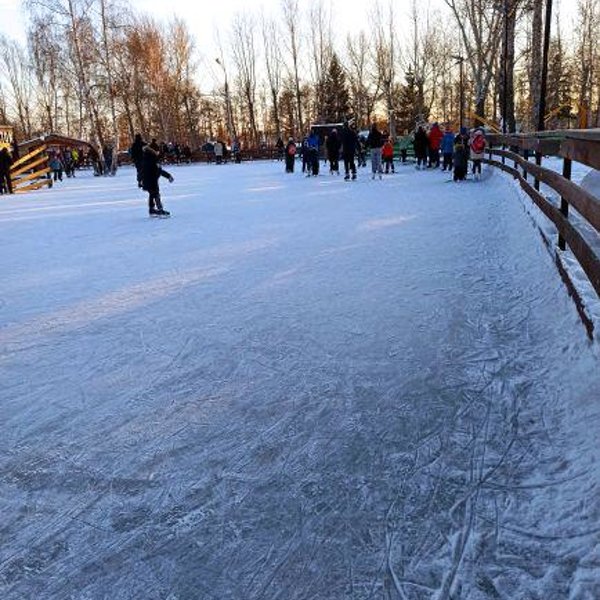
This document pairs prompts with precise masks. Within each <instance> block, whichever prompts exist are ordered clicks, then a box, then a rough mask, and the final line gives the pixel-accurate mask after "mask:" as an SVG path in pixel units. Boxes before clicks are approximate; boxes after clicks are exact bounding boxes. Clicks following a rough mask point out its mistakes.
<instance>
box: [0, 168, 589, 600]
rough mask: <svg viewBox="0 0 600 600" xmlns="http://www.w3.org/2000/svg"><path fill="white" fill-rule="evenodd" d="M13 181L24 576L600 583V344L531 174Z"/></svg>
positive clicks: (11, 450) (534, 594)
mask: <svg viewBox="0 0 600 600" xmlns="http://www.w3.org/2000/svg"><path fill="white" fill-rule="evenodd" d="M172 171H173V174H174V176H175V183H173V184H172V185H169V184H168V183H164V184H163V185H162V190H163V201H164V204H165V207H166V208H167V209H168V210H170V211H172V214H173V217H172V218H171V219H169V220H152V219H149V218H148V216H147V211H146V204H145V195H144V194H143V193H142V192H141V191H139V190H138V189H137V188H136V186H135V177H134V174H133V172H132V171H131V170H130V169H127V168H123V169H121V170H120V171H119V174H118V176H117V177H115V178H93V177H92V176H91V175H88V174H85V173H82V174H78V177H77V178H76V179H72V180H67V181H65V182H64V183H63V184H61V185H58V186H56V187H54V188H53V189H52V190H47V191H43V192H38V193H35V194H30V195H24V196H18V197H10V198H7V197H1V198H0V228H1V235H0V249H1V254H2V256H3V258H4V264H3V269H2V284H1V287H0V361H1V362H0V381H1V382H2V387H1V388H0V390H1V391H0V416H1V421H0V422H1V432H0V433H1V435H0V514H1V515H2V521H1V522H0V597H1V598H3V599H4V600H16V599H19V600H20V599H23V598H26V599H29V598H36V599H39V600H41V599H62V598H65V599H71V598H73V599H94V600H96V599H104V598H110V599H111V600H117V599H144V600H152V599H167V598H168V599H169V600H175V599H179V600H183V599H194V598H199V599H215V600H216V599H219V600H222V599H236V600H237V599H240V600H248V599H276V598H280V599H285V600H292V599H309V598H310V599H324V600H338V599H342V598H343V599H348V598H352V599H367V598H386V599H387V598H400V599H410V600H421V599H436V600H443V599H449V598H453V599H459V598H460V599H469V600H483V599H505V600H508V599H510V600H518V599H523V600H525V599H527V600H536V599H539V600H548V599H568V600H588V599H591V598H600V500H599V498H600V495H599V489H598V483H599V480H600V472H599V467H598V458H599V457H598V454H599V451H598V447H597V431H598V428H599V427H600V405H599V404H598V399H599V397H600V376H599V375H598V346H597V344H598V342H597V341H595V342H590V341H588V339H587V337H586V333H585V329H584V327H583V326H582V324H581V322H580V320H579V318H578V315H577V312H576V309H575V306H574V304H573V302H572V301H571V300H570V299H569V297H568V293H567V291H566V289H565V287H564V285H563V284H562V282H561V280H560V277H559V275H558V273H557V271H556V268H555V266H554V264H553V260H552V257H551V255H550V254H549V253H548V252H547V250H546V248H545V246H544V244H543V242H542V240H541V238H540V236H539V234H538V231H537V228H536V225H535V224H534V222H533V220H532V218H531V217H530V215H529V214H528V212H527V211H526V210H524V207H525V202H524V200H523V199H522V198H521V197H520V194H519V192H518V191H517V189H516V188H515V186H513V185H512V184H511V181H510V178H508V177H506V176H505V175H503V174H501V173H499V172H497V171H493V170H491V169H487V170H486V169H485V168H484V177H483V180H482V181H481V182H470V181H469V182H465V183H458V184H455V183H452V182H447V180H448V177H447V176H446V175H445V174H444V173H441V172H439V171H437V172H430V171H415V170H414V169H413V168H411V167H409V166H403V167H401V168H399V169H398V171H399V172H397V173H396V174H395V175H390V176H385V177H384V179H383V181H378V180H377V181H371V180H370V178H368V176H367V174H366V170H361V171H360V172H359V179H358V180H357V181H356V182H344V181H343V180H342V178H339V177H336V176H330V175H329V174H328V173H323V174H322V175H320V176H319V177H316V178H305V177H304V176H303V175H302V174H301V173H298V172H297V173H295V174H293V175H286V174H284V173H283V165H282V163H278V162H264V163H256V164H241V165H222V166H216V165H210V166H209V165H201V166H181V167H178V168H177V167H176V168H173V169H172Z"/></svg>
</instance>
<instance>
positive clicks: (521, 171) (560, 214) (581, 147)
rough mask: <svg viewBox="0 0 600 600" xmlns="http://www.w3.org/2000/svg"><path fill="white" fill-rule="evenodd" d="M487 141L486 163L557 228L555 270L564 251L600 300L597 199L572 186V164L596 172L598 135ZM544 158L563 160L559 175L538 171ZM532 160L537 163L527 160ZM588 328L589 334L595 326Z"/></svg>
mask: <svg viewBox="0 0 600 600" xmlns="http://www.w3.org/2000/svg"><path fill="white" fill-rule="evenodd" d="M489 141H490V148H489V149H488V158H487V159H484V162H486V163H488V164H490V165H492V166H494V167H498V168H500V169H502V170H503V171H506V172H508V173H510V174H512V175H513V177H515V178H516V179H517V180H518V181H519V183H520V185H521V188H522V189H523V190H524V191H525V192H526V193H527V194H528V195H529V197H530V198H531V199H532V200H533V202H534V203H535V204H536V205H537V206H538V208H539V209H540V210H541V211H542V213H543V214H544V215H545V216H546V217H547V218H548V219H549V220H550V221H551V222H552V223H553V224H554V226H555V227H556V230H557V232H558V239H557V249H556V251H557V256H556V258H557V264H558V261H559V258H560V255H559V254H560V251H563V250H565V249H566V248H567V247H568V248H569V249H570V250H571V252H572V253H573V256H575V258H576V259H577V261H578V263H579V264H580V266H581V268H582V269H583V271H584V272H585V274H586V276H587V278H588V279H589V281H590V283H591V285H592V287H593V288H594V290H595V292H596V294H597V295H598V297H600V251H599V249H600V199H599V198H597V197H596V196H594V195H593V194H591V193H590V192H588V191H587V190H585V189H583V188H582V187H580V186H578V185H577V184H575V183H573V181H571V171H572V161H574V160H575V161H577V162H581V163H583V164H586V165H587V166H590V167H592V168H598V169H600V131H598V130H596V131H585V132H580V131H579V132H548V133H545V134H542V135H539V134H538V135H536V134H532V135H530V136H523V135H520V136H514V135H513V136H501V135H494V136H490V137H489ZM497 146H502V148H499V147H497ZM507 148H510V149H507ZM547 155H553V156H557V157H560V158H562V160H563V165H562V166H563V168H562V174H561V173H557V172H556V171H555V170H551V169H547V168H544V167H543V166H542V158H543V156H547ZM533 156H535V159H536V160H535V162H533V161H532V160H530V157H533ZM509 163H512V166H511V165H510V164H509ZM540 182H541V183H544V184H545V185H547V186H548V187H550V188H551V189H552V190H554V191H555V192H556V194H557V195H558V196H559V197H560V206H557V205H556V204H555V203H553V202H552V201H551V200H549V199H548V198H547V197H546V196H545V195H544V194H542V193H541V192H540ZM570 208H573V209H575V210H576V211H577V213H578V214H579V216H580V219H572V218H570V216H569V213H570ZM582 220H583V221H584V222H585V225H584V224H583V223H582ZM590 232H592V236H590ZM592 238H594V239H592ZM594 242H596V243H594ZM560 267H561V265H560V264H559V268H560ZM561 271H562V269H561ZM564 275H565V274H564V273H563V276H564ZM571 291H572V292H573V291H574V290H571ZM578 308H580V307H579V306H578ZM580 313H581V310H580ZM586 325H587V326H588V333H590V327H591V328H592V329H593V324H591V322H588V323H586Z"/></svg>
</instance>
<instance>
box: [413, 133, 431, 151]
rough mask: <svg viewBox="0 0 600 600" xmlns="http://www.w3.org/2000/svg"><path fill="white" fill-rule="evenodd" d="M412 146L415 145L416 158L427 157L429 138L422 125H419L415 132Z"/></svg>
mask: <svg viewBox="0 0 600 600" xmlns="http://www.w3.org/2000/svg"><path fill="white" fill-rule="evenodd" d="M413 146H414V147H415V156H416V157H417V158H426V157H427V149H428V148H429V140H428V138H427V134H426V133H425V130H424V129H423V128H422V127H419V129H417V132H416V133H415V141H414V142H413Z"/></svg>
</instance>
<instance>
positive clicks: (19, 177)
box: [10, 145, 52, 194]
mask: <svg viewBox="0 0 600 600" xmlns="http://www.w3.org/2000/svg"><path fill="white" fill-rule="evenodd" d="M10 177H11V180H12V186H13V190H14V192H15V194H18V193H19V192H30V191H31V190H38V189H40V188H41V187H44V186H48V187H52V179H50V167H49V166H48V149H47V147H46V146H45V145H41V146H38V147H37V148H35V149H34V150H32V151H31V152H28V153H27V154H25V155H24V156H22V157H21V158H19V159H18V160H16V161H15V162H14V163H13V164H12V166H11V168H10Z"/></svg>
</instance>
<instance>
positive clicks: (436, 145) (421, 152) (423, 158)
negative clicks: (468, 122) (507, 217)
mask: <svg viewBox="0 0 600 600" xmlns="http://www.w3.org/2000/svg"><path fill="white" fill-rule="evenodd" d="M413 145H414V150H415V160H416V163H417V164H416V167H417V169H425V168H429V169H431V168H438V167H439V166H440V155H441V158H442V171H446V170H448V171H453V180H454V181H464V180H465V179H466V177H467V171H468V164H469V160H471V162H472V165H473V176H474V177H475V178H479V177H480V176H481V161H482V159H483V156H484V151H485V146H486V143H485V135H484V133H483V131H482V130H481V129H474V130H473V132H472V133H471V134H470V135H469V131H468V129H467V128H466V127H461V128H460V131H459V132H458V134H456V135H455V134H454V132H453V131H452V129H451V128H450V127H449V126H447V127H446V128H445V131H442V129H441V128H440V126H439V125H438V124H437V123H433V125H431V127H430V128H429V131H426V129H425V127H424V126H423V125H419V126H418V127H417V130H416V132H415V135H414V141H413Z"/></svg>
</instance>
